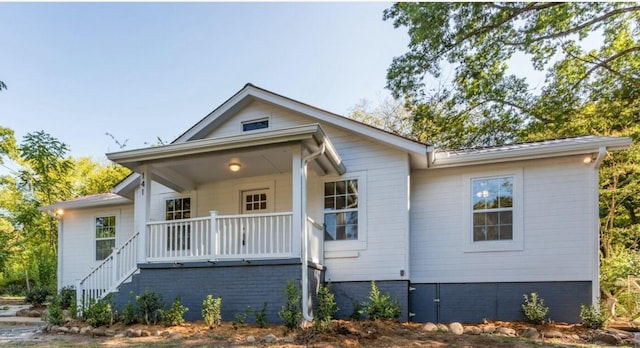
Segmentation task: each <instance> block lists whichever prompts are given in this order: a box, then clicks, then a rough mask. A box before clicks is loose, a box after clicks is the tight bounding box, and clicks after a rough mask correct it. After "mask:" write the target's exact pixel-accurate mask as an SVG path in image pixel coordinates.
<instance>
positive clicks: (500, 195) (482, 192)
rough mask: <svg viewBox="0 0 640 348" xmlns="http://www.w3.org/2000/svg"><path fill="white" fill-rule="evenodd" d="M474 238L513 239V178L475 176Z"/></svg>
mask: <svg viewBox="0 0 640 348" xmlns="http://www.w3.org/2000/svg"><path fill="white" fill-rule="evenodd" d="M472 194H473V197H472V200H473V207H472V209H473V241H474V242H482V241H491V240H513V177H512V176H505V177H497V178H485V179H474V180H473V181H472Z"/></svg>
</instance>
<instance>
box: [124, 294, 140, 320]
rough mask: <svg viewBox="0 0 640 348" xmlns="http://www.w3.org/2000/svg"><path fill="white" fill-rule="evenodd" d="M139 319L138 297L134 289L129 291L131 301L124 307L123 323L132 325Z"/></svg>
mask: <svg viewBox="0 0 640 348" xmlns="http://www.w3.org/2000/svg"><path fill="white" fill-rule="evenodd" d="M137 321H138V308H136V297H135V295H134V294H133V291H131V292H129V301H128V302H127V304H126V305H124V308H123V309H122V323H123V324H125V325H131V324H134V323H136V322H137Z"/></svg>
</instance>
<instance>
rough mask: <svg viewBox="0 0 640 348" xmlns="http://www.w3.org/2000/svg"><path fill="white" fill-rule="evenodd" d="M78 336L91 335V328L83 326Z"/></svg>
mask: <svg viewBox="0 0 640 348" xmlns="http://www.w3.org/2000/svg"><path fill="white" fill-rule="evenodd" d="M80 334H81V335H91V334H92V331H91V326H85V327H83V328H82V329H80Z"/></svg>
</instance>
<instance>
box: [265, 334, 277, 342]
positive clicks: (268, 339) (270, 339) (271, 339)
mask: <svg viewBox="0 0 640 348" xmlns="http://www.w3.org/2000/svg"><path fill="white" fill-rule="evenodd" d="M261 340H262V341H264V342H266V343H273V342H275V341H277V340H278V338H277V337H276V336H275V335H274V334H268V335H265V336H263V337H262V338H261Z"/></svg>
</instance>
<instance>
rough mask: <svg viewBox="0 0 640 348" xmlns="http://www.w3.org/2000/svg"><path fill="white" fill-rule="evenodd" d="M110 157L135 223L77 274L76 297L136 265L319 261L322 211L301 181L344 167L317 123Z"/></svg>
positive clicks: (113, 284) (96, 292) (112, 285)
mask: <svg viewBox="0 0 640 348" xmlns="http://www.w3.org/2000/svg"><path fill="white" fill-rule="evenodd" d="M108 157H109V159H111V160H113V161H114V162H116V163H119V164H121V165H124V166H126V167H128V168H130V169H131V170H132V171H134V174H132V175H131V176H130V177H129V178H127V179H126V180H125V181H123V182H122V183H121V184H120V185H118V187H116V192H117V193H118V194H120V195H122V196H125V197H129V198H131V199H133V201H134V211H135V214H134V215H135V221H134V224H135V229H134V234H133V235H132V236H131V238H129V239H128V240H127V241H125V242H124V243H122V244H121V245H119V246H117V248H116V249H114V251H113V253H111V255H109V256H108V257H107V258H106V259H105V260H104V261H103V262H102V263H101V264H100V265H99V266H98V267H96V268H95V269H94V270H93V271H92V272H91V273H90V274H89V275H87V276H86V277H85V278H84V279H82V280H81V281H80V282H78V284H77V288H78V290H79V292H78V293H79V294H83V295H82V297H83V299H82V302H83V303H87V300H88V299H89V298H94V299H99V298H102V297H103V296H105V295H106V294H107V293H109V292H113V291H115V290H117V288H118V287H119V286H120V285H121V284H122V283H123V282H124V281H126V280H127V279H129V278H130V277H131V276H132V274H134V273H135V272H136V271H137V270H138V269H139V267H140V266H141V265H149V264H157V265H162V264H165V265H182V264H185V263H202V262H205V263H212V264H214V263H222V262H226V261H240V262H245V263H247V264H248V263H251V262H252V261H258V260H285V259H288V260H291V259H298V260H300V262H301V264H302V265H305V266H304V267H306V265H307V264H309V263H314V264H316V265H322V263H323V254H324V250H323V245H324V238H323V236H324V231H323V226H322V222H321V219H322V215H321V212H320V214H317V213H316V216H313V214H310V213H309V211H308V210H307V200H308V198H309V197H308V196H309V195H308V192H309V191H308V189H307V186H308V180H309V177H310V176H313V177H321V176H325V175H340V174H343V173H344V172H345V171H346V169H345V168H344V166H343V164H342V161H341V159H340V157H339V156H338V154H337V152H336V150H335V149H334V147H333V145H332V144H331V142H330V140H329V139H328V138H327V137H326V135H325V134H324V132H323V130H322V128H321V127H320V125H318V124H310V125H304V126H296V127H291V128H286V129H278V130H268V131H260V132H254V133H249V134H242V135H236V136H230V137H218V138H207V139H200V140H193V141H187V142H184V143H177V144H170V145H165V146H157V147H152V148H147V149H140V150H131V151H123V152H118V153H112V154H108ZM234 169H236V170H234ZM169 206H171V208H169ZM303 273H305V272H303Z"/></svg>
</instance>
